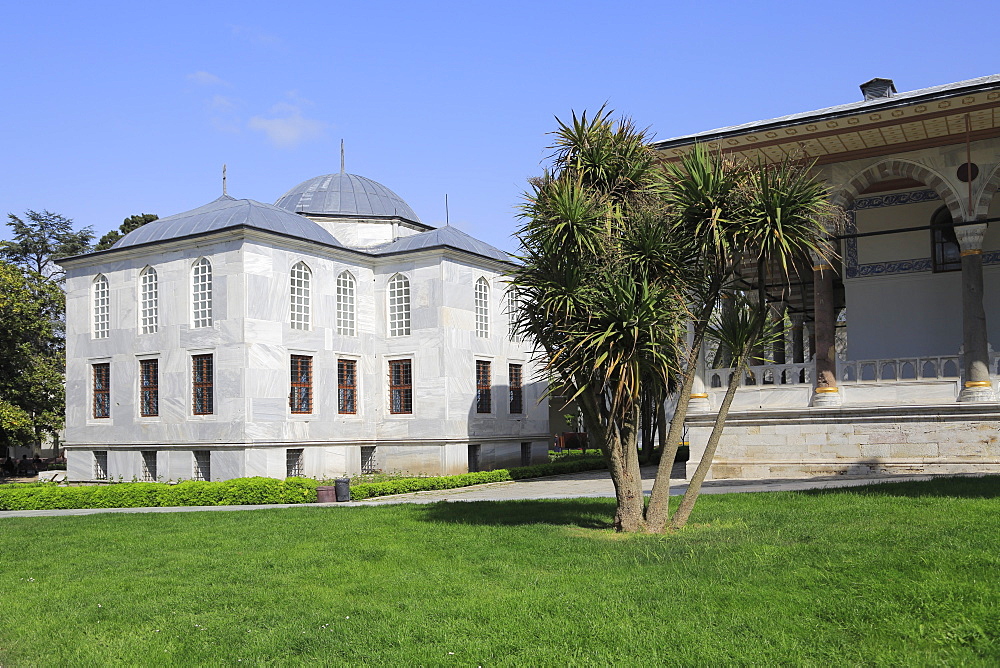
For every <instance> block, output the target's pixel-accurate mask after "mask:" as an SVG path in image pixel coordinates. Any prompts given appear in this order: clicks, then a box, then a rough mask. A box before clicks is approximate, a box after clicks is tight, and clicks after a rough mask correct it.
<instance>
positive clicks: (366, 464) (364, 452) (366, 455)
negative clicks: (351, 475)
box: [361, 445, 378, 473]
mask: <svg viewBox="0 0 1000 668" xmlns="http://www.w3.org/2000/svg"><path fill="white" fill-rule="evenodd" d="M361 472H362V473H377V472H378V463H377V461H376V459H375V446H373V445H362V446H361Z"/></svg>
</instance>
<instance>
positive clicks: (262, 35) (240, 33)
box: [230, 25, 281, 46]
mask: <svg viewBox="0 0 1000 668" xmlns="http://www.w3.org/2000/svg"><path fill="white" fill-rule="evenodd" d="M230 28H231V29H232V31H233V37H235V38H237V39H239V40H242V41H244V42H250V43H251V44H256V45H258V46H281V39H280V38H278V37H277V36H276V35H272V34H271V33H267V32H264V31H263V30H261V29H259V28H254V27H253V26H243V25H234V26H230Z"/></svg>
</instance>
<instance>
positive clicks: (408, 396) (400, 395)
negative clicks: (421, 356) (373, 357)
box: [389, 360, 413, 415]
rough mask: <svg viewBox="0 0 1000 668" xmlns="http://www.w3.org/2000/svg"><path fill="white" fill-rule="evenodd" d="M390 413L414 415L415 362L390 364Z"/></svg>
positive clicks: (399, 361)
mask: <svg viewBox="0 0 1000 668" xmlns="http://www.w3.org/2000/svg"><path fill="white" fill-rule="evenodd" d="M389 412H390V413H392V414H394V415H408V414H410V413H413V362H412V360H390V362H389Z"/></svg>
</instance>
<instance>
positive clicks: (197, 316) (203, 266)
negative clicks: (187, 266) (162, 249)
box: [191, 257, 212, 327]
mask: <svg viewBox="0 0 1000 668" xmlns="http://www.w3.org/2000/svg"><path fill="white" fill-rule="evenodd" d="M191 311H192V314H191V326H192V327H211V326H212V263H211V262H209V261H208V258H205V257H203V258H201V259H200V260H198V261H197V262H195V263H194V266H193V267H192V268H191Z"/></svg>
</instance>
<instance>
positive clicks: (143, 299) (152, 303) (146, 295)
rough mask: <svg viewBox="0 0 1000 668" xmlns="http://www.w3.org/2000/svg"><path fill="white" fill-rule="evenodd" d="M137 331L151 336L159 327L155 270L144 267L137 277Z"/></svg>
mask: <svg viewBox="0 0 1000 668" xmlns="http://www.w3.org/2000/svg"><path fill="white" fill-rule="evenodd" d="M139 285H140V293H139V331H140V333H142V334H153V333H154V332H156V330H157V328H158V327H159V319H160V305H159V299H160V296H159V285H158V283H157V279H156V270H155V269H153V268H152V267H146V268H145V269H143V270H142V274H141V275H140V276H139Z"/></svg>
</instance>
